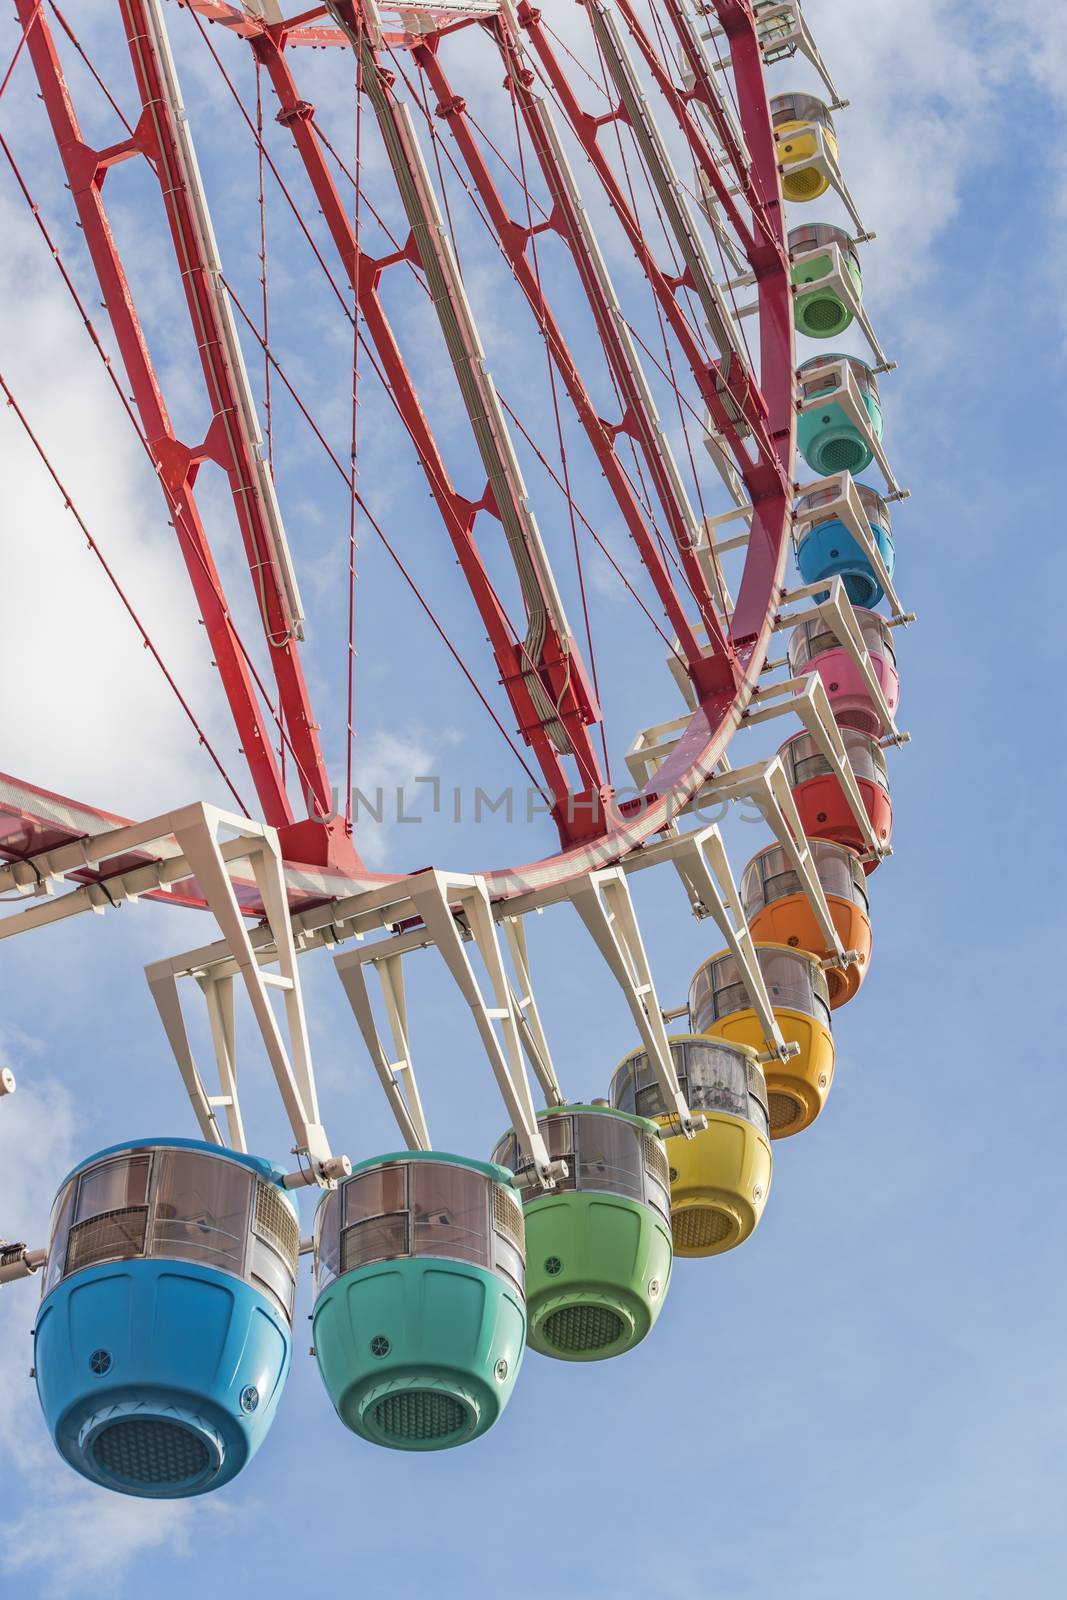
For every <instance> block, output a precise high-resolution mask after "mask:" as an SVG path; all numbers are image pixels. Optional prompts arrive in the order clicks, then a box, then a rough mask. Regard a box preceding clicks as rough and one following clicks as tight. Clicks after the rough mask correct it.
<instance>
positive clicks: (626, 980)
mask: <svg viewBox="0 0 1067 1600" xmlns="http://www.w3.org/2000/svg"><path fill="white" fill-rule="evenodd" d="M567 892H568V896H569V898H570V900H571V902H572V904H573V905H574V908H575V910H576V911H577V913H578V915H579V916H580V917H581V919H582V921H583V922H584V923H585V926H586V928H587V930H588V932H589V933H590V934H591V935H592V938H593V942H594V944H595V945H596V947H597V949H598V950H599V951H600V953H601V955H602V956H603V957H604V960H605V961H606V962H607V964H608V968H609V970H610V971H611V973H612V975H613V977H614V978H615V979H616V981H617V982H618V984H619V987H620V988H621V989H622V992H623V995H624V996H625V999H626V1003H627V1005H628V1006H629V1008H630V1014H631V1016H632V1017H633V1019H634V1022H635V1023H636V1024H637V1031H638V1033H639V1034H640V1035H641V1042H642V1044H643V1045H644V1047H645V1050H646V1052H647V1054H648V1059H649V1061H650V1062H651V1063H652V1067H653V1070H654V1071H655V1074H656V1081H657V1082H658V1084H659V1086H660V1089H661V1091H662V1093H663V1097H664V1102H665V1104H666V1106H667V1113H668V1115H669V1116H672V1117H674V1118H676V1119H677V1123H678V1127H679V1129H680V1131H682V1132H683V1133H685V1134H687V1135H688V1134H691V1133H694V1132H695V1131H696V1128H697V1124H696V1122H695V1120H694V1118H693V1116H692V1114H691V1112H690V1110H689V1106H688V1105H687V1103H686V1099H685V1096H684V1095H683V1093H682V1086H681V1084H680V1083H679V1081H678V1074H677V1072H676V1071H675V1069H674V1058H673V1056H672V1055H671V1047H670V1044H669V1042H668V1039H667V1029H666V1025H665V1024H664V1021H663V1010H662V1008H661V1006H660V1003H659V1000H658V999H657V997H656V986H655V983H654V982H653V979H652V969H651V967H650V966H649V963H648V956H647V955H646V953H645V946H644V941H643V940H642V938H641V930H640V928H639V926H638V922H637V913H636V911H635V910H634V904H633V901H632V899H631V898H630V887H629V884H628V883H627V882H626V874H625V873H624V872H623V870H622V869H621V867H607V868H604V869H603V870H602V871H599V872H590V873H588V874H587V875H586V876H585V878H583V879H580V880H578V881H577V882H576V883H572V884H570V885H568V891H567Z"/></svg>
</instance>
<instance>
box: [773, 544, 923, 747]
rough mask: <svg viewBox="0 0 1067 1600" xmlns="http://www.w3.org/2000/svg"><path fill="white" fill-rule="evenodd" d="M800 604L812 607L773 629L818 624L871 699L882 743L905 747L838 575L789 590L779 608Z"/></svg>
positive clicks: (784, 616) (907, 736)
mask: <svg viewBox="0 0 1067 1600" xmlns="http://www.w3.org/2000/svg"><path fill="white" fill-rule="evenodd" d="M827 582H828V583H829V591H830V592H829V594H828V595H827V598H826V599H825V600H819V599H817V598H816V597H817V596H818V595H820V594H826V590H827ZM803 600H810V601H812V602H813V604H811V605H809V606H807V607H804V608H803V609H801V610H799V611H793V612H790V613H788V614H787V613H784V612H783V613H781V614H779V616H778V617H777V619H776V621H775V624H774V626H775V629H777V630H781V629H784V628H796V627H799V626H800V625H801V624H802V623H805V622H816V621H817V622H819V623H821V625H822V626H823V627H824V628H825V629H826V630H827V632H828V633H831V634H833V636H834V638H835V639H836V640H837V642H838V644H839V645H840V647H841V649H842V650H844V652H845V654H846V655H847V656H848V657H849V658H850V659H851V661H852V662H853V664H854V665H855V667H856V670H857V671H858V672H859V674H860V676H861V677H862V679H863V684H864V688H865V689H866V690H867V693H868V694H869V695H870V697H871V704H872V705H873V706H874V709H875V710H876V711H877V713H878V718H879V721H880V722H881V724H882V727H883V728H884V729H887V730H888V731H887V733H886V735H885V736H884V737H883V740H882V743H883V744H896V745H901V744H909V743H910V742H911V734H910V733H901V732H900V729H899V728H898V727H897V724H896V719H895V718H894V716H893V713H892V712H891V711H890V709H889V705H888V702H887V701H886V697H885V692H884V690H883V689H882V685H881V684H880V683H879V681H878V675H877V673H876V672H875V670H874V663H873V662H872V660H871V657H870V652H869V650H868V649H867V641H866V640H865V639H864V637H863V633H862V631H861V629H860V625H859V622H858V621H857V619H856V613H855V611H854V609H853V606H852V601H851V600H850V599H849V597H848V594H847V592H846V589H845V584H844V580H843V579H842V578H841V577H840V575H835V576H834V577H833V578H830V579H829V580H825V579H824V580H823V581H822V582H820V583H809V584H805V585H804V586H803V587H802V588H799V589H790V590H789V591H788V592H787V593H786V594H784V595H783V596H782V604H783V605H784V606H787V605H795V604H798V603H799V602H800V601H803ZM815 676H817V674H815ZM769 692H770V691H768V690H765V689H764V690H757V691H756V698H757V699H758V698H759V696H760V694H761V693H762V694H767V693H769Z"/></svg>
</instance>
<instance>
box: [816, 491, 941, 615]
mask: <svg viewBox="0 0 1067 1600" xmlns="http://www.w3.org/2000/svg"><path fill="white" fill-rule="evenodd" d="M825 489H833V490H835V491H836V495H835V498H834V499H832V500H825V501H823V502H822V504H821V505H820V506H819V508H818V511H819V520H820V521H823V520H825V519H826V518H827V517H828V516H834V517H836V518H837V519H838V520H839V521H840V522H843V523H844V525H845V527H846V528H847V529H848V531H849V533H850V534H851V535H852V537H853V538H854V539H855V541H856V543H857V544H858V545H859V547H860V549H861V550H862V551H863V553H864V555H865V556H866V557H867V560H868V561H869V562H870V563H871V567H872V569H873V571H874V575H875V577H876V578H877V579H878V582H879V583H880V584H881V586H882V588H883V589H884V590H885V596H886V599H887V600H888V601H889V605H890V608H891V612H892V625H893V626H894V627H907V625H908V624H909V623H910V622H914V621H915V613H914V611H905V609H904V607H903V605H902V603H901V600H900V596H899V595H898V594H897V591H896V589H895V587H894V585H893V579H892V577H891V576H890V574H889V570H888V568H887V567H886V564H885V562H884V561H883V560H882V552H881V551H880V550H879V548H878V540H877V539H876V538H875V534H874V529H873V528H872V526H871V523H870V519H869V518H868V516H867V513H866V511H865V510H864V507H863V501H862V500H861V499H860V494H859V490H858V489H857V488H856V484H855V482H854V481H853V477H852V474H851V472H836V473H831V475H830V476H829V477H828V478H816V479H815V481H814V482H813V483H802V484H800V485H799V486H798V490H797V493H798V495H800V496H804V495H808V494H817V493H819V492H820V491H821V490H825ZM798 520H802V519H798ZM815 587H817V588H818V589H820V590H822V589H823V588H825V584H819V585H816V586H815Z"/></svg>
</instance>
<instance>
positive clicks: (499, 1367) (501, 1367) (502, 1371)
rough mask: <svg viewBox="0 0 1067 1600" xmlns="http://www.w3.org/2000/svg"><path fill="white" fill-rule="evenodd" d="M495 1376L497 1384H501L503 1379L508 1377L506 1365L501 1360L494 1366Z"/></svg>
mask: <svg viewBox="0 0 1067 1600" xmlns="http://www.w3.org/2000/svg"><path fill="white" fill-rule="evenodd" d="M496 1375H497V1381H498V1382H499V1383H503V1381H504V1379H505V1378H506V1377H507V1375H508V1364H507V1362H506V1361H504V1360H503V1359H501V1360H500V1361H498V1362H497V1364H496Z"/></svg>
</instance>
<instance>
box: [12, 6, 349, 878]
mask: <svg viewBox="0 0 1067 1600" xmlns="http://www.w3.org/2000/svg"><path fill="white" fill-rule="evenodd" d="M16 6H17V10H18V15H19V18H20V20H21V21H22V23H23V26H24V27H27V26H28V36H27V44H28V48H29V51H30V56H31V59H32V62H33V66H34V71H35V72H36V75H37V80H38V83H39V84H40V88H41V95H42V99H43V100H44V104H45V109H46V111H47V113H48V117H49V121H50V123H51V126H52V131H53V134H54V136H55V139H56V144H57V146H58V149H59V154H60V158H61V160H62V162H63V166H64V169H65V171H66V174H67V181H68V184H69V187H70V191H71V195H72V197H73V200H74V204H75V207H76V210H77V213H78V218H79V221H80V223H81V226H82V230H83V232H84V235H85V241H86V245H87V248H88V250H89V254H90V257H91V259H92V262H93V266H94V268H95V271H96V275H97V278H98V280H99V283H100V287H101V290H102V292H103V298H104V304H105V307H106V309H107V312H108V316H109V318H110V320H111V325H112V328H113V330H114V333H115V339H116V342H117V344H118V348H119V354H120V356H121V359H122V362H123V366H124V368H125V371H126V375H127V378H128V380H129V384H130V389H131V392H132V395H133V399H134V401H135V403H136V405H137V409H138V413H139V416H140V421H141V427H142V429H143V432H144V437H145V440H146V443H147V445H148V448H149V451H150V453H151V456H152V460H153V462H154V464H155V467H156V471H157V473H158V476H159V479H160V483H161V485H162V487H163V490H164V494H165V496H166V500H167V504H168V507H169V510H170V513H171V517H172V519H173V523H174V528H175V532H176V534H177V537H178V544H179V547H180V549H181V552H182V555H183V557H184V559H185V563H186V567H187V569H188V572H189V577H190V581H191V583H192V586H193V591H194V594H195V596H196V600H197V604H198V606H199V609H200V614H201V616H202V618H203V621H204V625H205V628H206V630H207V634H208V639H209V642H210V644H211V649H212V654H213V657H214V660H215V663H216V665H217V667H218V670H219V674H220V677H221V679H222V683H223V687H224V690H225V692H226V697H227V700H228V701H229V704H230V709H231V712H232V714H233V717H234V721H235V723H236V726H237V732H238V735H239V737H240V741H241V747H242V753H243V755H244V758H245V761H246V763H247V765H248V768H249V771H250V772H251V775H252V778H253V781H254V783H255V786H256V793H257V796H258V798H259V803H260V806H261V807H262V810H263V815H264V817H265V819H266V820H267V821H268V822H269V823H271V824H272V825H274V826H275V827H278V828H279V829H282V830H283V832H284V845H285V848H286V850H287V854H288V855H289V856H290V858H291V859H292V858H296V859H303V860H307V861H311V862H318V863H320V864H327V863H331V864H335V865H338V866H355V865H356V856H355V853H354V851H353V850H352V847H351V843H350V841H349V840H347V838H346V837H345V836H344V834H343V831H342V830H341V829H340V828H339V827H338V826H337V825H336V824H335V823H333V824H330V825H328V826H323V825H320V824H319V823H317V822H315V823H310V824H309V823H298V822H296V820H295V818H294V814H293V809H292V806H291V804H290V801H289V797H288V795H287V793H286V788H285V784H284V781H283V778H282V775H281V771H280V769H279V765H278V762H277V760H276V758H275V754H274V750H273V747H272V739H273V731H274V730H273V726H272V722H271V719H270V717H269V714H268V713H267V712H266V711H265V709H264V707H263V705H262V702H261V700H260V698H259V695H258V694H257V689H256V684H255V681H254V673H253V671H252V669H251V667H250V664H249V662H248V660H247V658H246V656H245V653H244V650H243V648H242V646H241V644H240V641H239V639H238V637H237V634H236V631H235V629H234V626H233V623H232V620H231V617H230V612H229V607H228V605H227V602H226V597H225V594H224V592H223V589H222V584H221V581H220V578H219V574H218V571H217V568H216V566H215V562H214V559H213V556H212V553H211V548H210V545H209V543H208V539H207V535H206V532H205V530H204V526H203V522H202V520H201V518H200V514H199V511H198V508H197V504H196V499H195V483H196V479H197V475H198V472H199V469H200V467H201V465H202V464H203V463H204V462H205V461H213V462H215V463H216V464H217V465H218V466H220V467H221V468H222V470H223V471H224V472H225V474H226V476H227V479H228V481H229V486H230V492H231V495H232V498H233V503H234V508H235V511H236V514H237V520H238V523H239V526H240V529H241V535H242V540H243V544H244V549H245V555H246V558H247V560H248V564H249V567H250V569H251V573H252V578H253V582H254V584H255V588H256V595H257V609H258V610H259V613H260V618H261V622H262V625H263V630H264V635H265V638H266V641H267V645H268V649H269V654H270V661H271V665H272V668H273V671H274V674H275V678H276V681H277V687H278V695H279V704H280V708H281V712H282V716H283V718H284V722H285V726H286V728H287V730H288V737H289V742H290V746H291V749H292V752H293V757H294V761H295V764H296V765H297V767H298V770H299V773H300V779H301V787H302V791H303V793H304V794H305V796H306V798H307V803H308V809H309V811H310V812H311V813H312V815H315V816H322V817H326V816H329V815H330V814H331V812H332V810H333V807H332V805H331V793H330V785H329V779H328V776H327V773H326V767H325V763H324V761H323V757H322V752H321V748H320V745H319V740H318V731H317V726H316V724H315V722H314V719H313V716H312V712H311V707H310V702H309V700H308V695H307V689H306V685H305V682H304V677H303V672H302V669H301V666H300V661H299V657H298V654H297V648H296V640H295V637H294V626H293V618H292V615H291V612H290V608H289V605H288V601H287V597H286V592H285V589H284V586H283V583H282V579H281V575H280V573H279V569H278V562H277V559H276V554H275V550H274V548H273V546H272V542H271V537H270V532H269V527H268V518H267V507H266V506H265V504H264V492H263V482H262V469H261V471H260V473H259V474H258V475H257V471H256V468H257V462H256V460H255V459H254V456H255V454H256V452H257V450H258V446H257V442H256V440H255V439H254V437H253V436H252V433H251V431H250V427H249V422H248V411H247V407H246V405H245V404H243V403H242V402H243V399H244V397H243V396H242V395H241V393H240V389H239V385H240V382H241V375H240V374H238V373H237V372H236V371H235V370H234V366H233V364H232V362H231V360H230V357H229V354H228V350H229V348H230V345H228V342H227V339H226V337H225V330H224V328H223V326H222V323H221V315H222V313H221V310H220V307H219V303H218V300H217V299H216V296H215V294H214V292H213V288H214V285H213V283H212V276H211V264H210V261H209V258H208V241H207V239H206V238H205V219H204V218H203V217H202V216H201V215H200V214H199V213H198V211H197V208H196V205H195V201H194V197H193V196H192V195H191V194H190V192H189V186H188V184H187V182H186V179H185V168H184V166H183V161H182V156H181V150H180V148H179V140H178V134H177V130H176V127H175V122H174V117H173V114H172V111H171V106H170V102H169V99H168V96H167V94H166V92H165V82H164V67H163V64H162V63H161V61H160V57H159V52H158V49H157V43H156V39H155V36H154V33H153V30H152V28H151V27H150V24H149V19H148V17H147V15H146V11H145V6H144V5H143V3H142V0H119V10H120V13H121V16H122V21H123V26H124V29H125V33H126V38H127V43H128V46H129V50H130V55H131V59H132V62H133V68H134V74H135V78H136V82H137V89H138V94H139V97H140V101H141V114H140V117H139V119H138V121H137V125H136V127H135V129H134V132H133V135H132V137H130V138H128V139H125V140H123V141H122V142H121V143H119V144H116V145H114V146H112V147H110V148H108V149H104V150H97V149H94V148H93V147H91V146H90V145H88V144H87V143H86V142H85V140H84V139H83V138H82V134H81V128H80V125H79V122H78V119H77V115H76V113H75V110H74V105H73V100H72V98H71V94H70V91H69V88H68V86H67V82H66V79H65V76H64V73H63V69H62V66H61V64H60V61H59V56H58V54H57V51H56V48H55V44H54V41H53V38H52V35H51V32H50V30H49V28H48V25H47V23H46V21H45V19H44V17H43V15H42V14H41V13H40V12H39V11H38V12H37V15H36V17H34V12H35V9H36V0H16ZM31 19H33V21H32V25H30V23H31ZM135 156H142V157H144V158H145V159H146V161H147V163H148V165H149V167H150V169H151V171H152V172H153V174H154V175H155V177H156V178H157V180H158V182H159V186H160V191H161V198H162V201H163V205H164V208H165V211H166V216H167V221H168V224H169V227H170V233H171V239H172V243H173V246H174V250H175V254H176V257H177V261H178V265H179V270H180V273H181V279H182V285H183V288H184V292H185V296H186V302H187V306H188V311H189V316H190V320H191V323H192V328H193V333H194V337H195V340H196V345H197V351H198V354H199V357H200V363H201V369H202V372H203V377H204V382H205V387H206V391H207V398H208V402H209V405H210V410H211V418H212V420H211V424H210V426H209V428H208V431H207V433H206V435H205V437H204V439H203V440H201V441H198V442H197V443H196V444H194V445H188V444H186V443H184V442H183V441H181V440H180V439H178V437H177V436H176V434H175V432H174V428H173V426H172V424H171V421H170V417H169V415H168V412H167V408H166V404H165V401H164V398H163V394H162V390H161V388H160V385H159V381H158V378H157V375H156V372H155V368H154V366H153V362H152V358H151V355H150V353H149V348H148V344H147V340H146V338H145V334H144V330H143V327H142V325H141V322H140V318H139V317H138V314H137V310H136V306H135V301H134V297H133V293H132V290H131V288H130V283H129V279H128V277H127V275H126V271H125V268H124V266H123V263H122V258H121V254H120V252H119V249H118V246H117V244H116V242H115V238H114V235H113V233H112V231H111V227H110V224H109V221H108V217H107V212H106V209H105V206H104V201H103V195H102V190H103V185H104V180H105V178H106V177H107V174H108V172H109V171H110V169H111V167H112V166H114V165H116V164H117V163H119V162H121V161H124V160H127V159H129V158H132V157H135ZM259 465H260V467H261V463H260V464H259Z"/></svg>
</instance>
